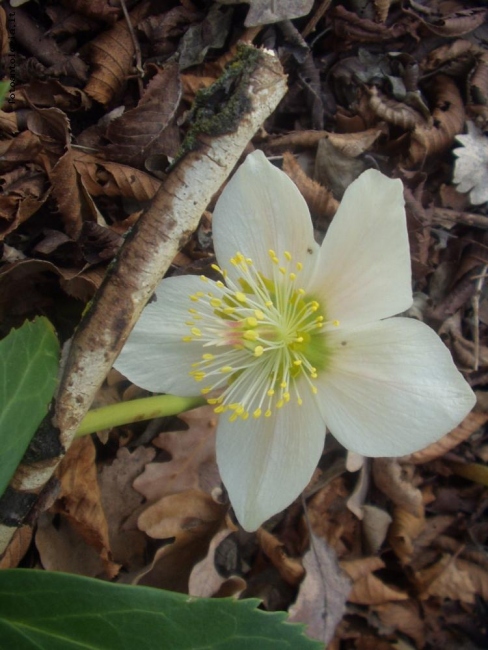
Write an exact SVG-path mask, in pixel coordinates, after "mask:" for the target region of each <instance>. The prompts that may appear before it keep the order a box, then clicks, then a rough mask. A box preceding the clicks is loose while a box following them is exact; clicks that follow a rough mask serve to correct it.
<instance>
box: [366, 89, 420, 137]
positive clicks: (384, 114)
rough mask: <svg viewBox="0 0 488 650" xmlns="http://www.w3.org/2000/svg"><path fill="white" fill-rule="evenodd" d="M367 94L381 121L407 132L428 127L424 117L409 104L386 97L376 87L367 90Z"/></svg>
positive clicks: (370, 104)
mask: <svg viewBox="0 0 488 650" xmlns="http://www.w3.org/2000/svg"><path fill="white" fill-rule="evenodd" d="M367 92H368V94H369V106H370V108H371V110H372V111H373V112H374V113H375V115H377V116H378V117H379V118H380V119H381V120H385V122H389V123H390V124H394V125H395V126H399V127H400V128H402V129H405V130H411V129H414V128H415V127H416V126H425V125H426V122H425V119H424V117H423V116H422V115H421V114H420V113H419V112H418V111H416V110H415V109H414V108H412V107H411V106H408V104H405V103H403V102H399V101H397V100H396V99H391V98H390V97H386V95H384V94H383V93H382V92H381V91H380V90H378V89H377V88H376V87H373V88H371V89H367Z"/></svg>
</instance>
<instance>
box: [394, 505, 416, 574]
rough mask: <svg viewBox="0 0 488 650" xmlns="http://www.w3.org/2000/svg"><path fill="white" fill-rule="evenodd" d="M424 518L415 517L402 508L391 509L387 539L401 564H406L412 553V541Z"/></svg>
mask: <svg viewBox="0 0 488 650" xmlns="http://www.w3.org/2000/svg"><path fill="white" fill-rule="evenodd" d="M424 526H425V518H424V516H423V515H421V516H420V517H417V516H415V515H413V514H412V513H411V512H409V511H408V510H405V509H404V508H400V507H397V508H395V509H394V511H393V521H392V524H391V526H390V530H389V533H388V541H389V542H390V544H391V547H392V548H393V550H394V551H395V554H396V556H397V557H398V559H399V560H400V562H402V564H408V563H409V562H410V560H411V558H412V556H413V554H414V541H415V539H416V538H417V537H418V536H419V535H420V533H421V532H422V531H423V529H424Z"/></svg>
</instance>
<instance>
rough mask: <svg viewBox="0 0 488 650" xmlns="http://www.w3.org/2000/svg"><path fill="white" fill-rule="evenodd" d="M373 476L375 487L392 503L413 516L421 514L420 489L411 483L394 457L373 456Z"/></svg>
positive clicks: (421, 500)
mask: <svg viewBox="0 0 488 650" xmlns="http://www.w3.org/2000/svg"><path fill="white" fill-rule="evenodd" d="M373 478H374V482H375V483H376V485H377V487H378V488H379V489H380V490H381V491H382V492H383V494H385V495H386V496H387V497H388V498H390V499H391V500H392V501H393V503H394V504H395V505H397V506H399V507H401V508H404V509H405V510H407V511H408V512H410V513H411V514H412V515H413V516H414V517H420V516H422V515H423V512H424V507H423V499H422V493H421V492H420V490H419V489H418V488H416V487H414V486H413V485H412V482H411V481H410V480H409V478H408V476H407V474H406V468H402V466H401V465H400V464H399V462H398V460H397V459H396V458H375V459H374V460H373Z"/></svg>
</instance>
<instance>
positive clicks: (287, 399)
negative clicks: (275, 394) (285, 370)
mask: <svg viewBox="0 0 488 650" xmlns="http://www.w3.org/2000/svg"><path fill="white" fill-rule="evenodd" d="M283 399H284V400H285V402H289V401H290V393H283Z"/></svg>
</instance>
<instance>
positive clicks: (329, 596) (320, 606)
mask: <svg viewBox="0 0 488 650" xmlns="http://www.w3.org/2000/svg"><path fill="white" fill-rule="evenodd" d="M303 567H304V569H305V571H306V573H305V578H304V580H303V582H302V583H301V585H300V588H299V591H298V596H297V599H296V602H295V604H294V605H292V606H291V608H290V610H289V612H290V621H291V622H293V623H305V625H306V626H307V627H306V631H307V634H308V636H311V637H312V638H314V639H318V640H319V641H322V642H323V643H325V644H327V643H329V641H330V640H331V639H332V637H333V636H334V633H335V629H336V627H337V625H338V624H339V623H340V621H341V619H342V617H343V616H344V613H345V609H346V601H347V597H348V595H349V592H350V590H351V583H350V581H349V579H348V578H347V577H346V575H345V574H344V572H343V571H341V569H340V567H339V564H338V563H337V557H336V554H335V553H334V551H333V550H332V549H331V547H330V546H328V545H327V544H326V542H325V541H324V540H322V539H321V538H320V537H317V536H315V535H312V536H311V540H310V549H309V550H308V551H307V552H306V553H305V555H304V557H303Z"/></svg>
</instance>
